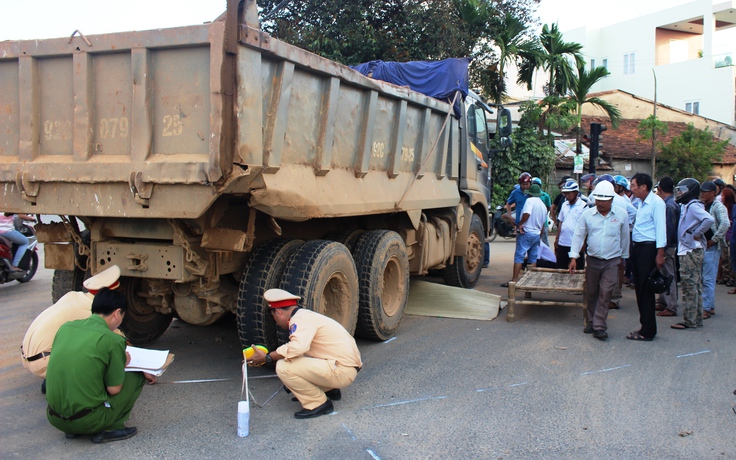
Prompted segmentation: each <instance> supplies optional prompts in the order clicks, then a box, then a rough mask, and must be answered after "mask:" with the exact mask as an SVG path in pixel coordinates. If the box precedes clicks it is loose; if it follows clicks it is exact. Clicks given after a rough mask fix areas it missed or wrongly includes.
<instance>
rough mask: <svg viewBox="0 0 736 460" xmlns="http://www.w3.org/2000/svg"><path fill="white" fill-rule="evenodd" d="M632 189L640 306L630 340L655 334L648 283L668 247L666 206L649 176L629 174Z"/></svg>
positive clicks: (634, 259)
mask: <svg viewBox="0 0 736 460" xmlns="http://www.w3.org/2000/svg"><path fill="white" fill-rule="evenodd" d="M631 192H632V193H633V194H634V196H635V197H636V198H638V199H640V200H641V204H640V205H639V208H638V209H637V211H636V221H635V222H634V229H633V230H632V232H631V240H632V241H633V250H632V254H631V266H632V268H633V275H634V285H635V288H636V303H637V306H638V307H639V322H640V323H641V329H639V330H638V331H633V332H631V333H630V334H629V335H627V336H626V338H627V339H629V340H643V341H647V342H651V341H652V340H653V339H654V336H656V335H657V316H656V310H655V307H656V305H655V293H654V291H652V290H651V289H649V286H648V285H647V280H648V279H649V275H650V274H651V273H652V271H653V270H654V267H658V268H659V269H661V268H662V266H663V265H664V250H665V247H667V206H666V205H665V204H664V200H662V198H660V197H658V196H657V195H655V194H654V193H652V178H651V176H649V174H644V173H638V174H634V177H632V178H631Z"/></svg>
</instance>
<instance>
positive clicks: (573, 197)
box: [555, 179, 586, 270]
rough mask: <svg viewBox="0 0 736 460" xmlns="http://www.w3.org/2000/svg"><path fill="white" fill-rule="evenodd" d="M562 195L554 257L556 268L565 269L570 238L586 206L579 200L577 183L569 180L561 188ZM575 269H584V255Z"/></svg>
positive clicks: (568, 259) (568, 261) (567, 261)
mask: <svg viewBox="0 0 736 460" xmlns="http://www.w3.org/2000/svg"><path fill="white" fill-rule="evenodd" d="M562 193H563V195H564V196H565V202H564V203H562V207H561V209H560V216H559V217H558V220H557V222H558V229H557V237H556V238H555V255H556V256H557V267H558V268H563V269H567V267H568V266H569V265H570V256H569V252H570V246H572V237H573V235H574V234H575V229H576V228H577V226H578V220H580V216H581V215H582V213H583V211H585V209H586V206H585V203H584V202H583V200H581V199H580V188H579V187H578V183H577V182H575V181H574V180H572V179H570V180H568V181H567V182H565V184H564V185H563V186H562ZM577 267H578V268H577V269H578V270H582V269H584V268H585V254H584V253H581V254H580V259H578V262H577Z"/></svg>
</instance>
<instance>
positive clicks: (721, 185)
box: [713, 177, 726, 203]
mask: <svg viewBox="0 0 736 460" xmlns="http://www.w3.org/2000/svg"><path fill="white" fill-rule="evenodd" d="M713 183H714V184H716V188H717V189H716V201H718V202H720V203H723V195H722V194H721V192H722V191H723V189H724V188H725V187H726V183H725V182H724V181H723V179H721V178H720V177H716V178H715V179H713Z"/></svg>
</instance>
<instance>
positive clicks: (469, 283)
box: [443, 214, 486, 289]
mask: <svg viewBox="0 0 736 460" xmlns="http://www.w3.org/2000/svg"><path fill="white" fill-rule="evenodd" d="M483 234H484V231H483V223H482V222H481V221H480V217H478V215H477V214H473V219H472V220H471V221H470V233H469V234H468V247H467V249H466V250H465V254H464V255H462V256H456V257H455V263H454V264H453V265H448V266H447V267H445V269H444V271H443V276H444V278H445V283H447V284H449V285H450V286H457V287H462V288H467V289H471V288H473V287H475V284H476V283H477V282H478V278H480V272H481V269H482V267H483V252H484V251H485V249H486V248H485V243H484V241H485V238H484V237H483Z"/></svg>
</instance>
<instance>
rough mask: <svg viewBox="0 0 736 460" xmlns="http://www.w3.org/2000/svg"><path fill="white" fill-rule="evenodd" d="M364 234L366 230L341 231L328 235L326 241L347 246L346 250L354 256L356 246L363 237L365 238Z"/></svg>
mask: <svg viewBox="0 0 736 460" xmlns="http://www.w3.org/2000/svg"><path fill="white" fill-rule="evenodd" d="M364 233H365V230H340V231H337V232H333V233H330V234H328V235H327V236H325V238H324V239H326V240H330V241H337V242H338V243H342V244H344V245H345V247H346V248H348V251H350V254H354V253H355V245H356V244H357V243H358V240H359V239H360V237H361V236H363V234H364Z"/></svg>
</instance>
